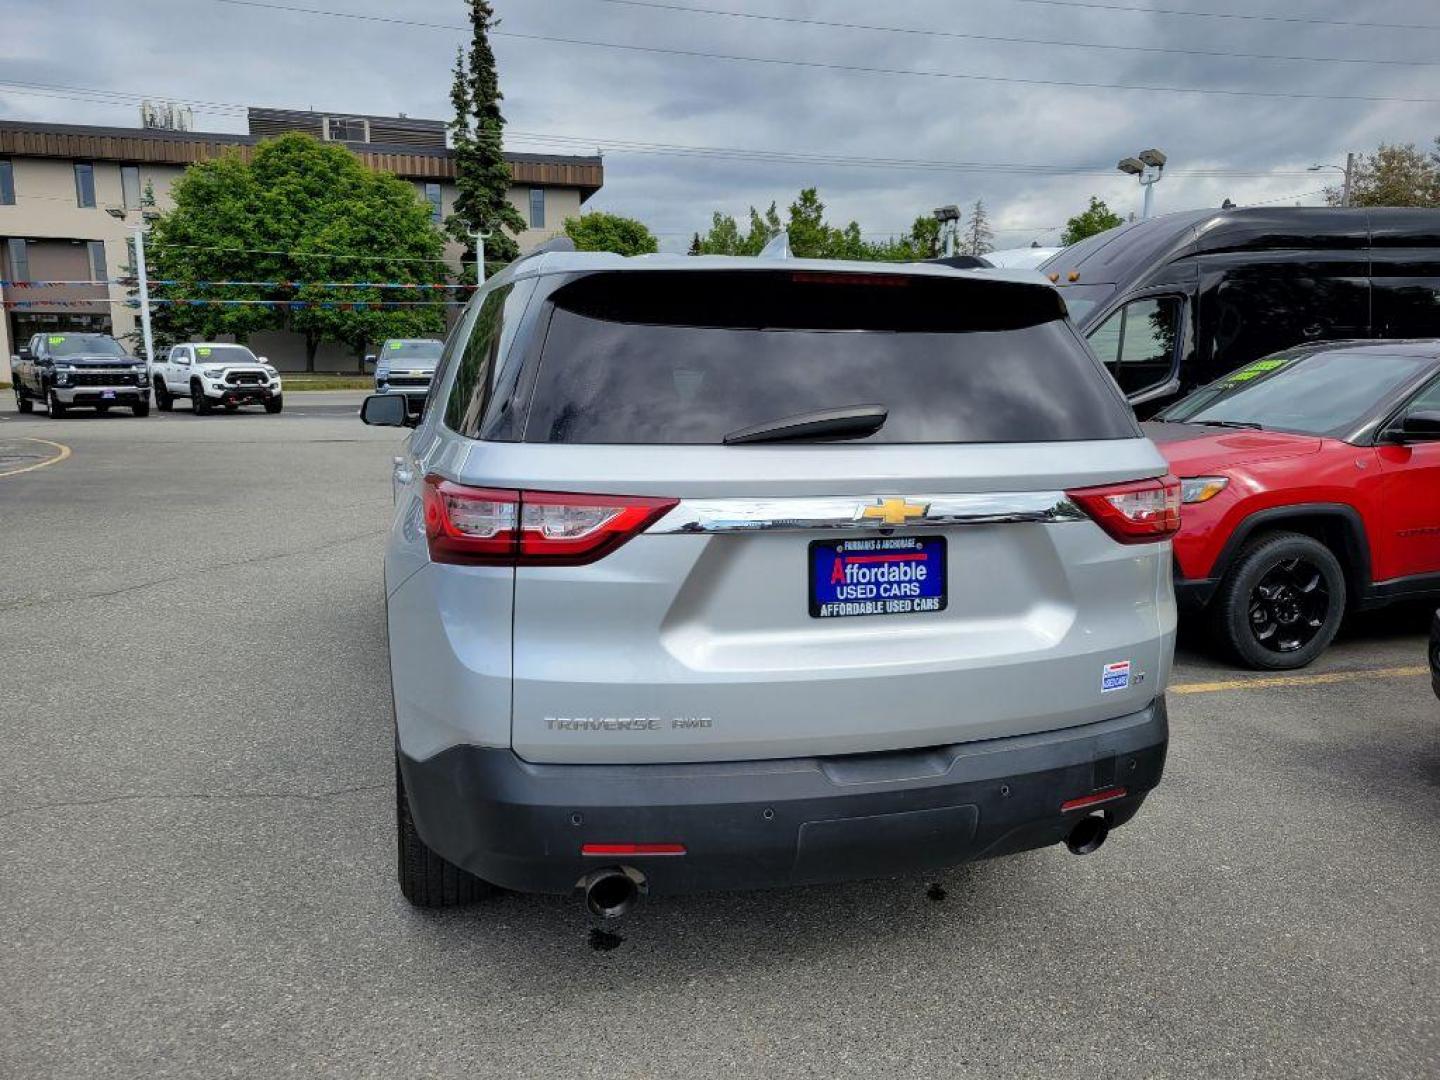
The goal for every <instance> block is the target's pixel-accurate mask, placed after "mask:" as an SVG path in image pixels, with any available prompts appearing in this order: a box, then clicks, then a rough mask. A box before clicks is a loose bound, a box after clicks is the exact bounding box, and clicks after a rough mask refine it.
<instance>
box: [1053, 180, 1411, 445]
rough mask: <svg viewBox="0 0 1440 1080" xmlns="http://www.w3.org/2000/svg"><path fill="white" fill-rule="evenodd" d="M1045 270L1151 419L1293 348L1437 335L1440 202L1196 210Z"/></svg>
mask: <svg viewBox="0 0 1440 1080" xmlns="http://www.w3.org/2000/svg"><path fill="white" fill-rule="evenodd" d="M1041 271H1042V272H1043V273H1045V274H1046V275H1047V276H1048V277H1049V278H1050V280H1051V281H1053V282H1054V283H1055V284H1056V285H1058V286H1059V287H1060V288H1061V290H1062V294H1063V295H1064V297H1065V300H1066V303H1067V304H1068V306H1069V308H1070V315H1071V317H1072V318H1073V319H1074V320H1075V323H1076V324H1077V325H1078V326H1079V327H1080V330H1081V332H1082V333H1084V335H1085V336H1086V338H1087V339H1088V340H1089V342H1090V347H1091V348H1092V349H1093V350H1094V351H1095V353H1096V355H1097V356H1099V358H1100V359H1101V360H1102V361H1103V362H1104V364H1105V366H1106V367H1107V368H1109V369H1110V371H1111V373H1112V374H1113V375H1114V376H1115V379H1116V381H1117V382H1119V384H1120V387H1121V389H1122V390H1124V391H1125V394H1126V396H1127V397H1128V398H1129V399H1130V403H1131V404H1132V405H1133V406H1135V409H1136V411H1137V412H1138V413H1140V415H1141V416H1142V417H1143V416H1150V415H1153V414H1154V413H1155V412H1157V411H1158V410H1159V409H1160V408H1161V407H1163V406H1164V405H1166V404H1168V403H1169V402H1171V401H1173V400H1174V399H1175V398H1177V397H1179V396H1181V395H1182V394H1186V393H1188V392H1189V391H1191V390H1193V389H1194V388H1195V387H1197V386H1202V385H1204V384H1205V383H1208V382H1210V381H1212V380H1213V379H1217V378H1219V377H1220V376H1221V375H1224V374H1225V373H1226V372H1228V371H1232V370H1234V369H1235V368H1237V367H1240V366H1241V365H1242V364H1247V363H1249V362H1250V361H1252V360H1258V359H1260V358H1261V357H1264V356H1266V355H1268V354H1270V353H1272V352H1278V351H1279V350H1281V349H1285V348H1289V347H1291V346H1294V345H1301V344H1306V343H1309V342H1315V341H1334V340H1341V339H1346V338H1425V337H1440V210H1425V209H1411V208H1392V207H1379V208H1358V207H1357V208H1352V209H1340V208H1330V207H1254V208H1249V209H1237V210H1192V211H1187V212H1185V213H1181V214H1167V215H1166V216H1164V217H1159V218H1152V219H1151V220H1150V221H1140V222H1133V223H1131V224H1128V225H1121V226H1120V227H1119V228H1115V229H1111V230H1109V231H1108V232H1103V233H1100V234H1099V235H1097V236H1092V237H1090V238H1089V239H1087V240H1082V241H1080V243H1078V244H1075V245H1073V246H1071V247H1068V248H1066V249H1065V250H1064V251H1062V252H1060V253H1059V254H1058V255H1056V256H1054V257H1053V258H1051V259H1050V260H1049V261H1048V262H1046V263H1045V264H1044V265H1043V266H1042V267H1041Z"/></svg>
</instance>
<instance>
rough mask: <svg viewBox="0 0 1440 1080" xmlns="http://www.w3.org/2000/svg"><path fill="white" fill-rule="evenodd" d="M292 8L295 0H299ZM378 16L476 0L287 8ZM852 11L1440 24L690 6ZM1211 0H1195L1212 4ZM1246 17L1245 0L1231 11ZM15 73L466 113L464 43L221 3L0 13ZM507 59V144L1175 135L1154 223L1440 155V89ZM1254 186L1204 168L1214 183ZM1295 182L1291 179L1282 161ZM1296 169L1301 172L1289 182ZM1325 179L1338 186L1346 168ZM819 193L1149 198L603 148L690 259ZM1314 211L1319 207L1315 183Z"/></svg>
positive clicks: (443, 18)
mask: <svg viewBox="0 0 1440 1080" xmlns="http://www.w3.org/2000/svg"><path fill="white" fill-rule="evenodd" d="M280 2H287V0H280ZM293 2H294V3H296V4H297V5H298V6H308V7H321V8H331V9H335V10H346V11H353V12H360V13H367V14H373V15H378V16H384V17H399V18H415V19H420V20H423V21H429V22H453V23H457V24H459V23H462V22H463V20H464V12H463V6H462V5H461V4H460V3H459V2H446V3H432V4H429V5H425V6H419V5H396V4H393V3H390V2H387V0H293ZM676 2H678V3H694V4H695V5H696V6H707V7H716V8H733V9H736V10H749V11H753V12H759V13H765V14H772V13H781V14H786V15H794V16H799V17H808V18H817V19H826V20H832V21H854V22H867V23H879V24H887V25H896V26H911V27H934V28H939V29H947V30H952V31H957V32H965V33H977V34H991V35H1006V36H1024V37H1043V38H1052V39H1062V40H1077V41H1091V42H1101V43H1108V44H1124V45H1134V46H1147V47H1155V48H1175V49H1203V50H1211V51H1217V52H1223V51H1238V52H1248V53H1269V54H1312V55H1327V56H1354V57H1368V58H1372V59H1385V60H1416V61H1430V60H1433V59H1435V58H1436V57H1437V52H1436V50H1435V46H1436V45H1437V44H1440V30H1437V32H1434V33H1428V32H1419V31H1410V32H1405V31H1396V30H1367V29H1360V28H1340V27H1324V26H1314V25H1301V24H1278V23H1262V22H1238V21H1233V20H1217V19H1198V18H1180V17H1167V16H1161V15H1152V14H1134V13H1122V12H1106V11H1096V10H1089V9H1078V8H1064V7H1051V6H1042V5H1034V4H1025V3H1016V2H1013V0H973V2H971V3H966V4H956V3H954V2H953V0H912V2H910V3H904V4H900V3H895V4H889V5H876V4H873V3H865V2H861V0H832V2H811V0H785V2H784V3H783V4H762V3H759V2H758V0H676ZM1206 5H1211V0H1185V5H1179V4H1177V5H1167V6H1193V7H1201V6H1206ZM496 6H497V8H498V11H499V14H500V15H501V17H502V20H503V25H502V27H501V29H502V30H505V31H513V32H516V33H522V34H541V35H551V36H559V37H571V38H587V39H592V40H598V41H609V42H617V43H625V44H639V45H650V46H658V47H663V48H673V49H685V50H697V51H707V52H722V53H733V54H743V55H750V56H765V57H777V58H788V59H796V60H806V61H817V62H824V63H834V64H842V65H859V66H865V67H890V68H909V69H919V70H931V71H948V72H962V73H969V74H975V75H988V76H997V77H1005V78H1026V79H1046V80H1057V81H1079V82H1108V83H1134V84H1152V85H1174V86H1195V87H1208V88H1215V89H1232V90H1234V89H1258V90H1267V91H1276V92H1287V93H1300V94H1341V95H1344V94H1352V95H1353V94H1361V95H1367V96H1373V97H1440V78H1437V75H1440V68H1437V67H1404V66H1379V65H1375V66H1371V65H1360V64H1342V63H1297V62H1293V61H1282V60H1248V59H1236V58H1228V57H1215V56H1185V55H1177V54H1172V53H1151V52H1120V51H1109V50H1097V49H1080V48H1068V47H1058V46H1044V47H1041V46H1031V45H1021V44H995V43H980V42H973V41H964V40H957V39H952V38H942V37H936V36H922V35H912V34H885V33H877V32H866V31H855V30H841V29H830V28H820V27H814V26H802V25H794V24H784V23H773V22H759V21H753V20H748V19H738V18H727V17H721V16H710V15H698V14H683V13H678V12H669V11H658V10H647V9H642V8H634V7H627V6H622V5H616V4H609V3H603V2H600V0H497V4H496ZM1433 7H1434V5H1433V4H1430V3H1426V2H1424V0H1408V2H1407V0H1391V2H1384V0H1374V2H1364V0H1307V2H1306V3H1305V4H1304V5H1297V4H1296V3H1295V2H1294V0H1291V2H1290V4H1289V8H1285V5H1283V4H1282V5H1278V6H1274V8H1273V9H1274V10H1276V11H1280V10H1282V8H1285V10H1287V11H1288V10H1290V9H1293V10H1295V11H1296V12H1302V11H1303V14H1304V15H1306V16H1310V17H1315V18H1327V17H1328V18H1338V19H1349V20H1366V19H1373V20H1377V21H1392V22H1396V21H1398V22H1413V23H1427V22H1435V23H1436V24H1437V26H1440V13H1437V12H1434V10H1433ZM1233 10H1240V9H1239V8H1234V9H1233ZM0 25H4V26H6V28H7V32H6V33H5V34H4V35H0V70H3V71H4V72H5V73H6V74H5V75H4V76H3V77H4V78H5V79H7V80H19V81H26V82H33V83H45V84H70V85H80V86H92V87H103V88H107V89H112V90H119V91H127V92H142V93H149V94H155V95H159V96H164V95H169V96H171V97H174V98H183V99H191V100H197V99H198V100H209V101H219V102H239V103H253V104H266V105H281V106H291V107H304V106H310V105H313V106H316V107H326V108H337V109H351V110H355V111H363V112H373V113H390V112H402V111H403V112H407V113H409V114H410V115H412V116H436V117H444V116H446V115H447V113H448V100H447V93H448V88H449V67H450V63H451V61H452V58H453V55H454V50H455V47H456V45H458V44H460V43H461V42H462V41H463V40H464V35H463V33H461V32H458V31H454V32H452V31H444V30H432V29H423V28H418V27H406V26H397V25H388V24H379V23H366V22H356V21H353V20H346V19H332V18H320V17H315V16H308V15H301V14H291V13H284V12H275V11H263V10H256V9H245V8H236V7H231V6H229V5H224V4H217V3H213V2H211V0H148V2H143V3H141V2H132V3H128V4H123V5H117V4H108V3H104V2H102V0H0ZM495 48H496V52H497V55H498V57H499V61H500V65H501V78H502V84H503V86H504V90H505V94H506V110H505V111H506V115H507V117H508V119H509V121H510V127H511V130H512V132H514V133H515V134H514V135H513V136H512V138H511V139H510V145H511V147H512V148H513V149H544V148H553V147H547V146H546V145H545V144H542V143H539V142H536V141H534V140H531V139H527V138H524V137H522V136H521V135H520V134H519V133H520V132H538V133H546V134H559V135H569V136H575V137H577V138H580V139H583V140H585V141H584V143H583V144H577V146H576V150H577V152H578V151H581V150H583V149H589V148H592V147H599V148H601V149H605V148H606V146H607V140H629V141H646V142H659V143H677V144H692V145H706V146H726V147H744V148H753V149H761V150H782V151H795V152H806V153H818V154H840V155H850V156H866V157H888V158H906V159H925V160H944V161H977V162H1026V163H1037V164H1052V165H1092V164H1093V165H1098V166H1101V167H1102V168H1108V166H1109V165H1111V164H1112V163H1113V162H1114V161H1115V160H1117V159H1118V158H1120V157H1122V156H1125V155H1127V154H1130V153H1133V152H1135V151H1136V150H1139V149H1141V148H1143V147H1146V146H1151V145H1156V146H1161V147H1163V148H1164V149H1165V150H1166V151H1167V152H1168V153H1169V154H1170V156H1171V160H1172V163H1173V168H1172V172H1173V174H1174V175H1171V176H1168V177H1167V178H1166V179H1165V181H1164V182H1163V183H1162V184H1161V185H1160V187H1159V188H1158V189H1157V200H1158V206H1159V207H1160V209H1161V210H1172V209H1184V208H1189V207H1193V206H1204V205H1217V204H1218V203H1219V202H1220V201H1221V200H1222V199H1224V198H1225V197H1227V196H1229V197H1231V198H1233V199H1235V200H1236V201H1237V202H1241V203H1249V202H1257V201H1261V200H1279V201H1286V200H1287V199H1288V198H1290V197H1293V196H1295V195H1297V194H1300V193H1303V192H1312V191H1314V190H1315V189H1317V188H1320V187H1322V186H1323V185H1324V183H1325V182H1326V179H1325V178H1324V176H1323V174H1322V176H1321V177H1320V178H1317V177H1316V176H1315V175H1313V174H1307V173H1305V172H1304V169H1305V166H1307V165H1309V164H1310V163H1312V162H1314V161H1337V160H1343V158H1344V153H1345V151H1346V150H1348V149H1355V150H1362V149H1369V148H1372V147H1373V146H1375V145H1376V144H1377V143H1379V142H1380V141H1382V140H1383V141H1390V142H1395V141H1400V142H1420V143H1428V142H1429V140H1430V139H1431V138H1433V137H1434V135H1435V134H1437V133H1440V109H1437V107H1436V106H1435V105H1433V104H1428V105H1427V104H1413V103H1399V102H1392V103H1376V102H1356V101H1325V100H1293V99H1284V98H1260V97H1237V96H1219V95H1216V96H1210V95H1198V94H1194V95H1192V94H1172V93H1163V92H1146V91H1120V90H1099V89H1085V88H1079V87H1056V86H1036V85H1021V84H1013V83H989V82H981V81H970V80H958V79H937V78H921V77H913V76H898V75H879V74H867V73H860V72H846V71H832V70H818V69H811V68H800V67H784V66H778V65H770V64H753V63H741V62H734V61H721V60H710V59H703V58H697V57H677V56H667V55H659V54H647V53H638V52H625V51H618V50H608V49H597V48H589V47H584V46H578V45H562V44H556V43H546V42H538V41H531V40H520V39H515V38H508V37H499V38H497V39H496V41H495ZM0 113H3V114H4V115H7V116H11V117H18V118H26V119H44V120H53V121H65V122H74V123H131V122H133V118H134V117H135V115H136V110H135V107H134V106H133V105H130V104H113V105H112V104H103V103H98V102H93V101H76V100H67V99H65V98H59V97H41V96H30V95H19V94H13V93H6V92H5V90H4V89H3V88H0ZM197 121H198V123H197V126H200V127H204V128H207V129H212V130H232V131H233V130H242V129H243V119H241V118H239V117H236V116H233V115H228V114H224V113H218V114H215V115H206V114H203V113H202V114H199V115H197ZM1217 169H1219V170H1236V171H1253V172H1257V173H1262V174H1265V175H1259V176H1254V177H1238V176H1235V177H1219V178H1217V177H1196V176H1186V175H1185V174H1186V173H1187V172H1194V171H1197V170H1217ZM1286 174H1291V175H1286ZM1294 174H1299V175H1294ZM1331 175H1332V176H1333V175H1334V174H1331ZM809 184H814V185H818V186H819V188H820V190H821V194H822V197H823V198H824V199H825V201H826V203H827V205H828V206H829V208H830V212H831V215H832V217H833V218H834V219H836V220H839V221H846V220H849V219H851V218H854V219H855V220H858V221H859V222H860V223H861V226H862V228H864V229H865V230H866V231H867V232H886V231H892V230H895V231H898V230H902V229H904V228H906V227H907V226H908V223H909V222H910V221H911V219H912V218H914V217H915V215H916V214H918V213H923V212H926V211H928V210H929V208H930V207H932V206H935V205H937V204H940V203H945V202H959V203H970V202H973V201H974V200H975V199H977V198H983V199H984V200H985V202H986V203H987V204H988V205H989V206H990V208H991V210H992V213H993V216H994V219H995V222H996V225H997V228H998V229H1003V230H1004V231H1003V232H1001V233H1000V235H999V238H998V239H999V241H1000V243H1001V244H1002V245H1016V246H1019V245H1022V244H1026V243H1029V241H1030V240H1031V239H1036V238H1038V239H1040V240H1042V241H1047V240H1053V239H1054V237H1055V236H1056V235H1057V234H1056V232H1055V231H1054V228H1053V227H1055V226H1058V225H1060V224H1061V223H1063V222H1064V220H1065V218H1066V217H1068V216H1069V215H1070V214H1072V213H1074V212H1075V211H1076V210H1077V209H1079V208H1080V207H1082V206H1083V205H1084V203H1085V201H1086V199H1087V198H1088V196H1089V195H1090V194H1092V193H1094V194H1098V195H1101V196H1102V197H1104V198H1106V199H1107V200H1108V201H1109V202H1110V204H1111V205H1112V206H1113V207H1114V208H1116V209H1117V210H1119V211H1121V212H1129V211H1131V210H1133V209H1136V208H1138V204H1139V192H1138V190H1137V187H1136V185H1135V184H1134V182H1133V181H1130V180H1128V179H1126V178H1124V177H1121V176H1119V175H1118V174H1115V175H1110V174H1108V173H1106V174H1102V175H1095V176H1090V175H1082V176H1059V177H1057V176H1037V175H1024V174H1000V173H994V172H968V173H967V172H961V171H955V172H936V171H918V170H914V171H912V170H901V169H870V168H855V167H847V166H841V165H796V164H774V163H762V162H753V161H735V160H720V159H702V158H694V157H681V156H659V155H644V154H636V153H629V152H625V151H623V150H621V149H619V148H616V147H613V146H612V147H611V148H610V149H608V150H606V185H605V188H604V190H603V191H602V192H601V193H600V194H599V195H597V196H596V198H595V199H594V200H593V202H592V205H594V206H596V207H599V208H603V209H610V210H615V211H617V212H620V213H626V214H631V215H634V216H636V217H639V218H641V219H643V220H645V221H646V222H648V223H650V224H651V225H652V226H653V227H654V228H656V229H657V230H659V231H661V232H663V233H664V234H665V236H664V241H665V246H666V247H669V248H680V247H683V246H684V244H685V242H686V240H687V238H688V235H689V234H690V233H691V232H693V231H695V230H697V229H703V228H705V226H706V225H707V223H708V220H709V216H710V212H711V211H712V210H714V209H720V210H724V211H726V212H730V213H734V214H736V215H737V216H738V215H741V214H743V213H744V212H745V210H746V208H747V207H748V206H750V205H751V204H754V205H757V206H760V207H764V206H766V205H768V204H769V202H770V201H771V200H772V199H773V200H777V201H779V202H780V204H781V205H782V207H783V206H784V205H785V204H786V203H787V202H788V201H789V200H790V199H792V198H793V197H794V194H795V192H796V191H797V189H798V188H800V187H801V186H802V185H809ZM1304 201H1305V202H1308V203H1314V202H1317V201H1319V200H1318V198H1316V197H1314V196H1310V197H1307V198H1305V199H1304Z"/></svg>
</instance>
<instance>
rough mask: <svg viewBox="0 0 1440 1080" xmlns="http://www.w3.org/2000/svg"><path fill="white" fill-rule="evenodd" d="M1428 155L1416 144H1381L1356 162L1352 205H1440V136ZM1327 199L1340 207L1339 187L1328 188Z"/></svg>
mask: <svg viewBox="0 0 1440 1080" xmlns="http://www.w3.org/2000/svg"><path fill="white" fill-rule="evenodd" d="M1435 145H1436V151H1437V152H1434V153H1430V154H1426V153H1424V152H1423V151H1421V150H1418V149H1416V147H1415V145H1414V144H1413V143H1407V144H1405V145H1404V146H1401V145H1398V144H1397V145H1394V146H1391V145H1389V144H1384V143H1382V144H1381V146H1380V149H1379V150H1377V151H1375V153H1373V154H1367V155H1365V156H1364V157H1363V158H1361V159H1360V160H1359V161H1358V162H1356V164H1355V171H1354V174H1353V178H1352V180H1351V185H1350V205H1351V206H1430V207H1437V206H1440V139H1437V140H1436V143H1435ZM1325 196H1326V201H1327V202H1329V203H1330V205H1331V206H1339V205H1340V203H1341V200H1342V198H1343V191H1342V189H1340V188H1328V189H1327V190H1326V192H1325Z"/></svg>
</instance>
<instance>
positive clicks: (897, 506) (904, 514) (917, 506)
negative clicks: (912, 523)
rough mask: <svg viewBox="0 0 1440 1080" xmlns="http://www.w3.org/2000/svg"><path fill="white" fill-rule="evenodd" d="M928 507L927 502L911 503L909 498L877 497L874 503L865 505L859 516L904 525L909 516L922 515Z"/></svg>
mask: <svg viewBox="0 0 1440 1080" xmlns="http://www.w3.org/2000/svg"><path fill="white" fill-rule="evenodd" d="M929 509H930V504H929V503H912V502H911V501H910V500H909V499H877V500H876V505H875V506H867V507H865V509H864V510H862V511H860V516H861V517H862V518H865V519H867V520H876V519H878V520H879V521H881V522H883V523H884V524H886V525H904V524H905V523H906V522H907V521H909V520H910V519H911V518H917V517H924V516H925V512H926V511H927V510H929Z"/></svg>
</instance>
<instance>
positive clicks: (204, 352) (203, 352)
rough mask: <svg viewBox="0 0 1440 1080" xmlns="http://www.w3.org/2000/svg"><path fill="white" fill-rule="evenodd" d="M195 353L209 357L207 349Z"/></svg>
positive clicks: (197, 350)
mask: <svg viewBox="0 0 1440 1080" xmlns="http://www.w3.org/2000/svg"><path fill="white" fill-rule="evenodd" d="M195 351H196V352H198V353H199V354H200V355H201V356H209V355H210V350H209V349H205V348H200V349H196V350H195Z"/></svg>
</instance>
